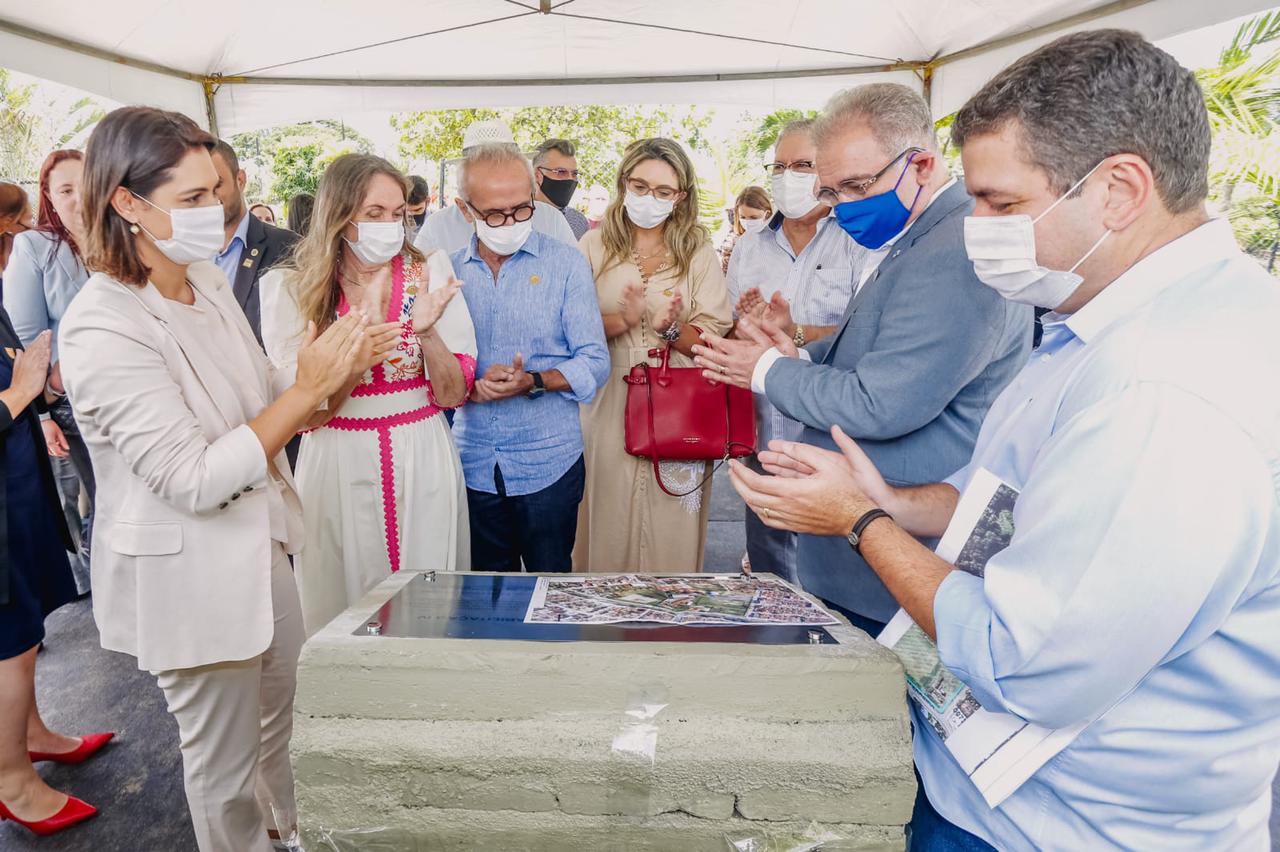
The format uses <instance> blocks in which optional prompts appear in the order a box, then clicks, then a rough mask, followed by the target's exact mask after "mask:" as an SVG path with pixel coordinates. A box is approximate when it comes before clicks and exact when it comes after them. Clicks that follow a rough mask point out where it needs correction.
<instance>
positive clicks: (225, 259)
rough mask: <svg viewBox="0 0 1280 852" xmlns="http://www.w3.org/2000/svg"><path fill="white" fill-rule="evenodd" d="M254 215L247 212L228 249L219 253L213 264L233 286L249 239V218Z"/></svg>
mask: <svg viewBox="0 0 1280 852" xmlns="http://www.w3.org/2000/svg"><path fill="white" fill-rule="evenodd" d="M252 215H253V214H252V213H249V212H248V211H245V214H244V218H243V219H241V220H240V226H239V227H237V228H236V233H235V236H233V237H232V238H231V242H229V243H227V247H226V248H224V249H223V250H222V251H220V252H218V255H217V257H215V258H214V259H213V262H214V263H216V264H217V265H218V268H219V269H221V270H222V274H223V275H225V276H227V281H228V282H229V283H230V284H232V285H233V286H234V285H235V283H236V272H237V271H238V267H239V266H240V256H241V255H242V254H244V245H245V243H246V242H247V241H248V239H249V217H250V216H252Z"/></svg>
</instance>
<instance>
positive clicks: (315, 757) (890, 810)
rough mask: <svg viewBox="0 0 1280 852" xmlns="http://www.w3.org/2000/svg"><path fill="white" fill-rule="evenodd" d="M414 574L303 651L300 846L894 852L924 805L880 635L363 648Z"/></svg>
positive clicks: (386, 642) (298, 743) (897, 669)
mask: <svg viewBox="0 0 1280 852" xmlns="http://www.w3.org/2000/svg"><path fill="white" fill-rule="evenodd" d="M404 573H405V572H402V575H401V576H396V577H392V578H391V579H389V580H387V581H386V582H385V583H383V584H381V585H380V586H379V587H378V588H377V589H375V590H374V591H373V592H372V593H371V594H370V595H369V596H368V597H366V598H365V600H363V601H361V603H360V604H358V605H357V606H356V607H353V608H352V610H349V611H348V613H346V614H344V615H343V616H341V617H340V618H339V619H338V620H337V621H336V622H335V623H334V624H332V625H330V626H329V627H328V628H325V629H324V630H322V631H321V632H320V633H319V634H317V635H316V636H315V637H313V638H312V640H311V641H310V642H309V643H308V645H307V647H306V649H305V650H304V653H303V659H302V662H301V665H300V667H299V686H298V698H297V705H296V708H297V709H296V714H297V715H296V721H295V733H294V740H293V748H292V752H293V755H294V769H295V773H296V776H297V785H298V801H299V810H300V822H301V827H302V833H303V839H304V843H307V848H308V849H313V848H318V849H322V850H323V849H334V850H343V852H345V850H347V849H352V850H355V849H361V850H372V852H379V850H382V849H384V848H385V849H392V848H394V849H432V850H436V849H459V850H461V849H504V850H507V849H529V850H575V849H583V850H586V849H592V850H599V849H654V850H659V849H672V850H677V849H678V850H685V849H688V850H698V849H708V850H710V849H716V850H722V849H730V848H733V847H732V846H729V845H727V841H726V838H729V837H742V838H751V837H753V836H757V835H758V837H759V838H760V840H761V841H764V840H770V839H777V838H782V839H785V838H787V837H794V838H797V840H796V842H797V843H799V842H800V840H799V838H801V837H802V835H804V833H805V832H806V831H808V832H811V833H812V831H814V830H820V831H826V832H828V833H829V834H828V839H827V841H826V845H824V846H823V847H822V848H824V849H859V850H861V849H867V850H871V849H901V848H902V825H903V824H904V823H905V822H907V820H908V819H909V818H910V814H911V807H912V803H913V799H914V795H915V783H914V776H913V773H912V764H911V740H910V725H909V721H908V716H907V709H906V703H905V695H904V683H903V674H902V668H901V666H900V665H899V663H898V661H897V658H896V657H895V656H894V655H893V654H892V653H891V652H889V651H887V650H886V649H884V648H882V647H880V646H879V645H877V644H876V643H874V642H873V641H872V640H871V639H870V638H868V637H867V636H866V634H864V633H862V632H860V631H857V630H854V629H853V628H851V627H849V626H848V625H840V626H838V627H835V628H832V629H831V631H830V632H831V633H832V634H833V635H834V636H836V638H837V639H838V640H839V641H840V643H841V644H839V645H793V646H758V645H748V644H741V645H734V644H712V643H707V644H702V643H692V644H677V643H659V642H635V643H626V642H612V643H611V642H548V643H541V642H517V641H505V640H459V639H408V638H394V637H384V636H364V635H352V634H353V631H355V630H356V628H357V627H359V626H360V625H361V624H362V623H363V621H364V620H365V619H366V618H368V616H369V615H370V614H371V613H372V612H374V611H375V610H377V609H378V607H380V606H381V605H382V604H383V603H385V602H386V600H388V599H389V598H390V597H392V596H393V595H394V594H395V593H396V591H398V590H399V588H401V587H402V586H403V585H404V583H405V582H408V581H409V579H411V578H410V577H408V576H403V574H404ZM815 826H816V827H815ZM834 838H840V841H839V842H840V843H844V844H845V845H833V844H836V843H837V841H836V840H835V839H834ZM392 840H394V844H393V845H386V844H387V843H391V842H392ZM771 842H772V841H771ZM744 848H746V847H744ZM752 848H756V849H769V848H774V847H772V846H765V845H757V846H756V847H752ZM777 848H779V849H786V848H790V847H789V846H786V845H780V846H777Z"/></svg>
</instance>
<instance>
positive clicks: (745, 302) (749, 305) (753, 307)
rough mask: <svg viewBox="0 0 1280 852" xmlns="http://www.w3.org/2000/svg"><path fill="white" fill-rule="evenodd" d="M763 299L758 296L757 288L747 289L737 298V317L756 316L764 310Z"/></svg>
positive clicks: (758, 289) (758, 290)
mask: <svg viewBox="0 0 1280 852" xmlns="http://www.w3.org/2000/svg"><path fill="white" fill-rule="evenodd" d="M764 305H765V301H764V297H763V296H761V295H760V288H759V287H749V288H748V289H747V290H746V292H744V293H743V294H742V295H741V296H739V297H738V317H739V319H741V318H742V317H751V316H756V315H757V314H759V313H760V312H762V311H763V310H764Z"/></svg>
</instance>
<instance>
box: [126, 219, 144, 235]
mask: <svg viewBox="0 0 1280 852" xmlns="http://www.w3.org/2000/svg"><path fill="white" fill-rule="evenodd" d="M141 231H142V229H141V228H139V227H138V223H137V222H134V223H133V224H132V225H130V226H129V233H131V234H134V235H137V234H139V233H141Z"/></svg>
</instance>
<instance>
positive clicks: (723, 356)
mask: <svg viewBox="0 0 1280 852" xmlns="http://www.w3.org/2000/svg"><path fill="white" fill-rule="evenodd" d="M774 347H777V348H778V350H779V351H781V352H782V354H783V355H784V356H785V357H788V358H795V357H796V356H797V355H798V354H799V353H798V350H797V349H796V345H795V342H794V341H792V340H791V338H789V337H787V336H786V335H785V334H783V333H782V330H781V329H779V328H778V327H777V326H775V325H773V324H772V323H770V322H766V321H763V320H762V321H760V322H759V323H756V322H753V321H752V320H751V319H749V318H744V319H741V320H739V321H738V337H737V339H736V340H729V339H726V338H723V337H719V336H717V335H714V334H711V333H709V332H703V335H702V345H701V346H695V347H693V356H694V357H693V363H694V365H695V366H698V367H701V368H702V375H703V377H704V378H707V379H710V380H711V381H713V382H720V383H721V384H726V385H734V386H735V387H740V388H750V387H751V376H752V374H753V373H754V372H755V369H756V363H757V362H758V361H759V360H760V356H761V355H763V354H764V353H765V352H766V351H768V350H769V349H772V348H774Z"/></svg>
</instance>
